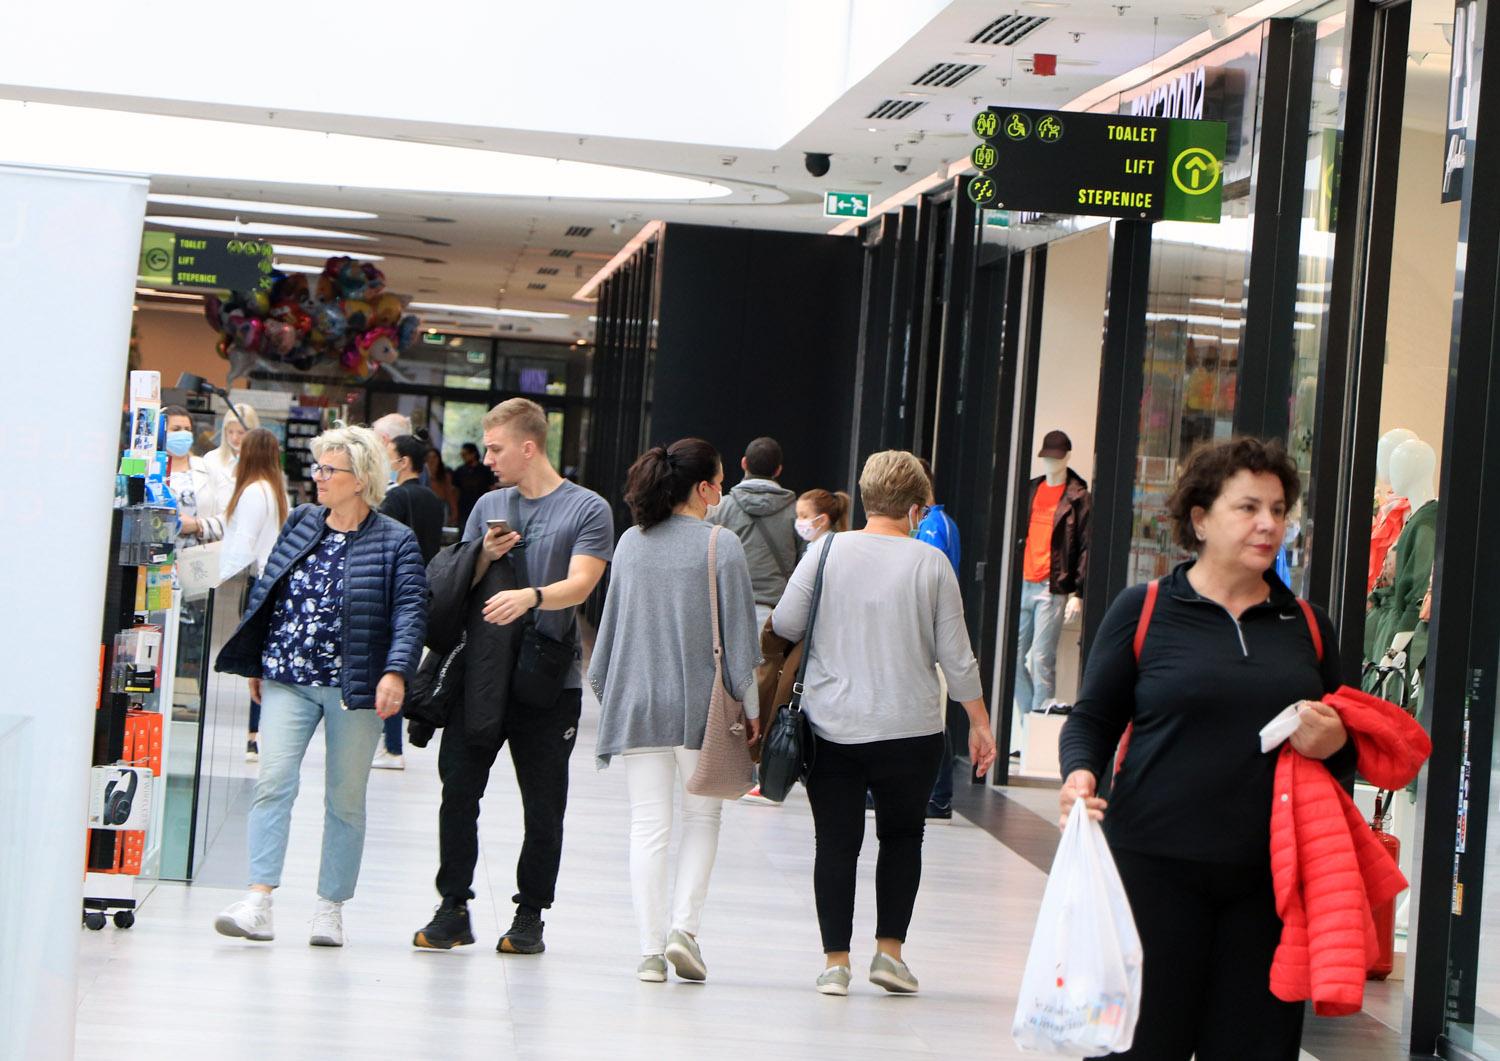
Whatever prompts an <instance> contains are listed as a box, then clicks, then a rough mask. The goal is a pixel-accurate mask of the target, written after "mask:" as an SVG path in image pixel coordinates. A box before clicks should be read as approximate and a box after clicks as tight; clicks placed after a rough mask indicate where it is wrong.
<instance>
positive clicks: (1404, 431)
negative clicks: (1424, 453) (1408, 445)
mask: <svg viewBox="0 0 1500 1061" xmlns="http://www.w3.org/2000/svg"><path fill="white" fill-rule="evenodd" d="M1416 438H1417V433H1416V432H1415V431H1412V430H1410V429H1408V428H1405V427H1395V428H1392V429H1391V430H1389V431H1387V432H1386V433H1385V434H1383V435H1381V436H1380V441H1379V442H1378V443H1376V445H1375V485H1376V486H1377V487H1381V486H1390V485H1391V483H1392V479H1391V454H1392V453H1395V452H1396V447H1397V446H1400V445H1401V444H1402V443H1404V442H1414V441H1416ZM1396 496H1397V497H1405V496H1406V495H1405V494H1403V493H1401V491H1399V490H1397V491H1396Z"/></svg>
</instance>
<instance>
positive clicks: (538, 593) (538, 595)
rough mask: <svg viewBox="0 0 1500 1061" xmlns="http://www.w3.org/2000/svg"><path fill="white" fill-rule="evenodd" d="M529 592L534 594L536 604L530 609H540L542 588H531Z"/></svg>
mask: <svg viewBox="0 0 1500 1061" xmlns="http://www.w3.org/2000/svg"><path fill="white" fill-rule="evenodd" d="M531 592H533V593H535V594H536V603H535V604H533V605H532V607H533V608H540V607H541V606H542V588H541V587H540V586H532V587H531Z"/></svg>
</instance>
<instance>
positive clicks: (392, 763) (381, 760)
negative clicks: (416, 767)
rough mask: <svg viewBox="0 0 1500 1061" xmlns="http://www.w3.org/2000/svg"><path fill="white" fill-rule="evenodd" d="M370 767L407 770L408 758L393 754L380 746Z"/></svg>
mask: <svg viewBox="0 0 1500 1061" xmlns="http://www.w3.org/2000/svg"><path fill="white" fill-rule="evenodd" d="M370 767H371V769H374V770H405V769H406V759H405V758H404V757H402V756H400V755H392V754H391V753H390V752H388V751H386V750H385V749H384V748H380V749H379V750H378V751H376V753H375V758H374V760H373V761H371V763H370Z"/></svg>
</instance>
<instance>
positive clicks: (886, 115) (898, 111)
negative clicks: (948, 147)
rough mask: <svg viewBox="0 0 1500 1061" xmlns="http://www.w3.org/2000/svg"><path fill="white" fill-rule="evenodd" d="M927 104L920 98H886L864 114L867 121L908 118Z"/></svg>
mask: <svg viewBox="0 0 1500 1061" xmlns="http://www.w3.org/2000/svg"><path fill="white" fill-rule="evenodd" d="M925 106H927V104H926V103H925V102H923V101H922V100H914V99H888V100H886V101H884V102H883V103H881V105H880V106H878V107H876V108H875V109H874V110H872V111H871V112H870V113H869V114H866V115H865V119H866V120H867V121H897V122H898V121H900V120H901V119H902V118H910V117H911V116H912V115H913V114H915V113H917V111H919V110H921V109H922V108H923V107H925Z"/></svg>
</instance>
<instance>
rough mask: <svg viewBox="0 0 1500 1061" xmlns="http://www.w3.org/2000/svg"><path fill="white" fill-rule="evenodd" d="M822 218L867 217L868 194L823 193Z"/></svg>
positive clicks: (868, 207) (868, 214)
mask: <svg viewBox="0 0 1500 1061" xmlns="http://www.w3.org/2000/svg"><path fill="white" fill-rule="evenodd" d="M823 216H824V217H869V216H870V193H869V192H824V193H823Z"/></svg>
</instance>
